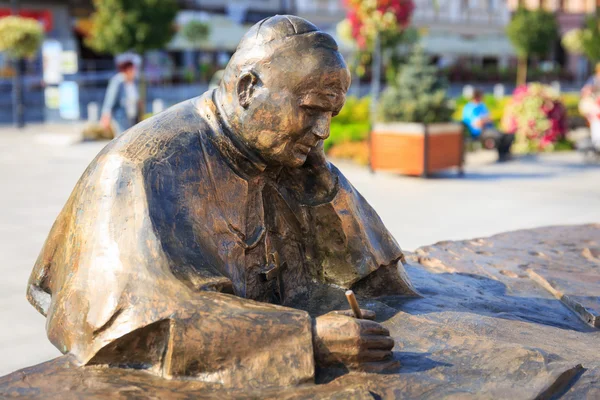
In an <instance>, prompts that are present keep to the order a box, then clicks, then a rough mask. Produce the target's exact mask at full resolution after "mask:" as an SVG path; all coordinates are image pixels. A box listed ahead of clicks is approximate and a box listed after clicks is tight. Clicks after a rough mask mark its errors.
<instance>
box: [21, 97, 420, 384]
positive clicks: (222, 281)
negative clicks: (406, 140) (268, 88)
mask: <svg viewBox="0 0 600 400" xmlns="http://www.w3.org/2000/svg"><path fill="white" fill-rule="evenodd" d="M232 138H233V135H231V134H230V133H229V132H228V131H227V129H226V127H225V126H224V124H223V121H222V120H221V118H220V116H219V113H218V110H217V107H216V106H215V104H214V102H213V101H212V92H208V93H206V94H204V95H203V96H200V97H198V98H196V99H192V100H188V101H185V102H183V103H180V104H178V105H176V106H174V107H172V108H170V109H168V110H166V111H165V112H163V113H161V114H159V115H157V116H155V117H153V118H150V119H148V120H146V121H144V122H142V123H140V124H138V125H136V126H135V127H133V128H132V129H130V130H129V131H128V132H126V133H125V134H124V135H122V136H121V137H119V138H118V139H115V140H114V141H113V142H111V143H110V144H109V145H108V146H107V147H106V148H105V149H104V150H103V151H102V152H101V153H100V154H99V155H98V156H97V157H96V159H95V160H94V161H93V162H92V163H91V165H90V166H89V167H88V168H87V170H86V171H85V172H84V174H83V176H82V177H81V179H80V180H79V182H78V183H77V186H76V187H75V189H74V191H73V193H72V194H71V197H70V198H69V200H68V202H67V204H66V205H65V207H64V209H63V210H62V212H61V214H60V215H59V216H58V219H57V220H56V222H55V224H54V226H53V227H52V230H51V232H50V235H49V237H48V239H47V241H46V243H45V245H44V247H43V249H42V251H41V254H40V256H39V258H38V260H37V262H36V265H35V267H34V270H33V272H32V275H31V278H30V281H29V287H28V299H29V301H30V302H31V303H32V304H33V305H34V306H35V307H36V308H37V309H38V310H39V311H40V312H41V313H42V314H44V315H46V316H47V331H48V337H49V338H50V340H51V341H52V343H53V344H54V345H55V346H56V347H57V348H59V349H60V350H61V351H62V352H64V353H70V354H72V355H73V356H74V357H76V359H77V361H78V362H80V363H81V364H87V365H90V364H109V365H116V366H119V365H121V366H126V367H134V368H141V369H148V370H150V371H153V372H154V373H156V374H160V375H162V376H165V377H175V376H191V377H194V378H195V379H200V380H204V381H207V382H215V383H219V384H223V385H227V386H237V385H239V384H242V383H244V382H248V381H254V382H256V384H257V385H261V386H270V385H274V386H279V385H282V386H283V385H293V384H298V383H302V382H306V381H311V380H312V379H313V378H314V359H313V344H312V328H311V323H312V320H311V317H310V316H309V314H308V313H307V312H306V311H301V310H299V309H304V310H311V311H312V312H313V314H318V313H319V312H321V311H326V310H320V309H319V307H321V308H322V307H323V301H322V299H323V298H324V296H330V294H331V293H334V295H333V297H335V296H337V294H336V293H339V292H341V290H342V289H344V288H353V289H354V290H355V291H357V294H359V295H360V294H363V295H373V294H378V295H383V294H403V295H414V291H413V289H412V287H411V286H410V283H409V281H408V279H407V278H406V276H405V274H404V270H403V268H402V263H401V260H402V259H403V255H402V252H401V250H400V248H399V247H398V245H397V243H396V242H395V240H394V239H393V238H392V236H391V235H390V234H389V232H388V231H387V230H386V229H385V227H384V226H383V224H382V222H381V220H380V219H379V217H378V216H377V214H376V213H375V212H374V211H373V209H372V208H371V207H370V206H369V205H368V204H367V202H366V201H365V200H364V199H363V198H362V197H361V195H360V194H359V193H358V192H357V191H356V190H355V189H354V188H353V187H352V185H351V184H350V183H349V182H348V181H347V180H346V179H345V178H344V176H343V175H342V174H341V173H340V172H339V171H338V170H337V169H335V167H332V170H333V172H334V174H336V175H337V178H338V183H337V185H336V188H335V190H334V191H333V192H332V193H325V194H322V193H321V194H320V195H317V194H315V195H314V196H312V197H311V196H310V194H311V192H310V188H306V192H302V193H301V191H300V190H298V187H299V186H298V185H297V184H296V183H295V182H292V181H291V179H292V178H291V177H290V175H289V174H288V173H287V170H286V169H285V168H275V169H273V168H267V167H266V166H265V165H264V164H263V163H262V162H261V161H260V160H259V159H257V158H256V157H254V156H252V154H249V153H248V152H247V151H245V149H244V148H243V146H242V145H241V144H239V143H234V139H232ZM254 300H257V301H259V302H257V301H254ZM267 303H276V304H279V305H273V304H267ZM328 304H329V305H330V304H333V303H331V302H330V303H328ZM291 307H294V308H291ZM344 308H346V307H344ZM259 366H260V367H259Z"/></svg>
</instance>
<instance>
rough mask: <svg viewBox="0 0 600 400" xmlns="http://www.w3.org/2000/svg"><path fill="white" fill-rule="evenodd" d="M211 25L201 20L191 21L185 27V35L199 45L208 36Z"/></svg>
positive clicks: (195, 44)
mask: <svg viewBox="0 0 600 400" xmlns="http://www.w3.org/2000/svg"><path fill="white" fill-rule="evenodd" d="M209 34H210V27H209V26H208V24H205V23H204V22H200V21H190V22H188V23H187V24H185V26H184V27H183V36H185V38H186V39H187V40H189V41H190V42H191V43H192V44H194V46H198V45H199V44H200V43H201V42H202V41H204V40H206V39H207V38H208V35H209Z"/></svg>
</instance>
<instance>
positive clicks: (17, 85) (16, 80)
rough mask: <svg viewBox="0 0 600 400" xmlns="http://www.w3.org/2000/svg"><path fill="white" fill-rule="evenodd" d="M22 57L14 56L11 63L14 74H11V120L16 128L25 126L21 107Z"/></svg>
mask: <svg viewBox="0 0 600 400" xmlns="http://www.w3.org/2000/svg"><path fill="white" fill-rule="evenodd" d="M23 64H24V62H23V59H21V58H15V59H14V62H13V65H14V69H15V74H14V76H13V92H12V95H13V122H14V124H15V126H16V127H17V128H23V127H24V126H25V114H24V113H25V108H24V107H23V78H22V73H23Z"/></svg>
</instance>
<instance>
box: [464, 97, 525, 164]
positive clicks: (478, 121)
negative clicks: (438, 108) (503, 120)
mask: <svg viewBox="0 0 600 400" xmlns="http://www.w3.org/2000/svg"><path fill="white" fill-rule="evenodd" d="M462 122H463V123H464V124H465V125H466V126H467V128H468V129H469V133H470V134H471V138H473V139H476V140H481V143H482V144H483V146H484V147H485V148H487V149H491V148H494V147H495V148H496V149H497V150H498V160H499V161H504V160H506V159H508V158H509V157H510V146H511V145H512V142H513V140H514V136H513V135H507V134H503V133H501V132H499V131H498V130H497V129H496V127H495V126H494V123H493V122H492V119H491V117H490V111H489V109H488V108H487V106H486V105H485V104H484V103H483V92H482V91H481V90H479V89H476V90H475V91H474V92H473V98H472V99H471V101H470V102H468V103H467V104H466V105H465V107H464V108H463V112H462Z"/></svg>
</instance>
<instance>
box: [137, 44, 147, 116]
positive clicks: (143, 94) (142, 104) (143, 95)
mask: <svg viewBox="0 0 600 400" xmlns="http://www.w3.org/2000/svg"><path fill="white" fill-rule="evenodd" d="M141 59H142V61H140V70H139V74H140V100H139V107H138V110H139V115H138V122H140V121H142V120H143V119H144V115H146V99H147V98H148V82H147V81H146V74H145V72H144V55H143V54H142V56H141Z"/></svg>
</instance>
